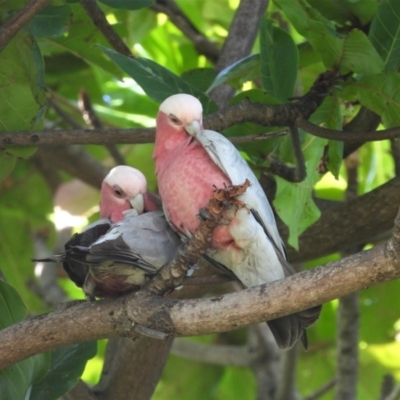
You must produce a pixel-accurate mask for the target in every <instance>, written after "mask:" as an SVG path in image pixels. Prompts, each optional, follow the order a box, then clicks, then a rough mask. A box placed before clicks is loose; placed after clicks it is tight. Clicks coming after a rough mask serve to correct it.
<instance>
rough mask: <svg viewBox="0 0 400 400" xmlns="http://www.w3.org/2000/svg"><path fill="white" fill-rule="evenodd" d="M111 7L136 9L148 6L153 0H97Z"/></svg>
mask: <svg viewBox="0 0 400 400" xmlns="http://www.w3.org/2000/svg"><path fill="white" fill-rule="evenodd" d="M99 1H100V3H103V4H106V5H107V6H110V7H113V8H122V9H124V10H138V9H139V8H144V7H150V6H151V4H152V3H153V1H154V0H99Z"/></svg>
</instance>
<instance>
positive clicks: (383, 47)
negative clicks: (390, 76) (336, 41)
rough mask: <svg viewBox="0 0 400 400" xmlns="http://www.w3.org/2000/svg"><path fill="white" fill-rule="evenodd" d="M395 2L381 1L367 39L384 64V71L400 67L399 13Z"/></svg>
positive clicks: (393, 0) (394, 0) (392, 0)
mask: <svg viewBox="0 0 400 400" xmlns="http://www.w3.org/2000/svg"><path fill="white" fill-rule="evenodd" d="M398 6H399V3H398V2H397V1H396V0H383V1H381V3H380V4H379V7H378V12H377V13H376V15H375V17H374V19H373V20H372V24H371V28H370V31H369V38H370V40H371V42H372V44H373V45H374V46H375V49H376V50H377V51H378V53H379V55H380V56H381V57H382V59H383V61H384V63H385V70H386V71H394V70H397V69H398V68H399V66H400V13H399V8H398Z"/></svg>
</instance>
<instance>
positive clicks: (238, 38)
mask: <svg viewBox="0 0 400 400" xmlns="http://www.w3.org/2000/svg"><path fill="white" fill-rule="evenodd" d="M267 4H268V0H242V1H241V2H240V3H239V6H238V8H237V10H236V13H235V16H234V17H233V20H232V23H231V26H230V27H229V33H228V37H227V38H226V40H225V43H224V46H223V47H222V50H221V54H220V56H219V59H218V62H217V64H216V66H215V69H216V71H217V72H220V71H222V70H223V69H224V68H226V67H228V66H229V65H232V64H233V63H234V62H236V61H238V60H240V59H241V58H244V57H246V56H247V55H249V54H250V52H251V49H252V47H253V44H254V40H255V39H256V37H257V33H258V27H259V21H260V18H262V17H263V15H264V13H265V10H266V8H267ZM234 93H235V89H234V88H232V87H231V86H229V85H227V84H223V85H220V86H218V87H217V88H215V89H214V90H212V92H211V96H210V97H211V98H212V99H213V100H214V101H215V102H216V103H217V105H218V107H219V108H223V107H225V106H226V104H227V103H228V101H229V100H230V99H231V97H232V96H233V94H234Z"/></svg>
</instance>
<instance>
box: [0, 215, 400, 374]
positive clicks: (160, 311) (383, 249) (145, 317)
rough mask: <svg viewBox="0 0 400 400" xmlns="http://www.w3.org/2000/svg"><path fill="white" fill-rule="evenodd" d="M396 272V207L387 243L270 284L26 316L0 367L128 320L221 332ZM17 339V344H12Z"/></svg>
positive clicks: (140, 297) (399, 223) (1, 339)
mask: <svg viewBox="0 0 400 400" xmlns="http://www.w3.org/2000/svg"><path fill="white" fill-rule="evenodd" d="M398 277H400V212H399V213H398V215H397V218H396V221H395V227H394V229H393V237H392V239H391V240H390V241H389V242H388V243H385V244H382V245H379V246H376V247H374V248H373V249H371V250H368V251H365V252H362V253H358V254H356V255H353V256H350V257H348V258H345V259H343V260H340V261H336V262H332V263H329V264H327V265H326V266H323V267H318V268H315V269H313V270H307V271H303V272H300V273H298V274H296V275H293V276H291V277H289V278H286V279H283V280H279V281H275V282H272V283H270V284H268V285H266V284H265V285H261V286H258V287H253V288H250V289H246V290H243V291H241V292H237V293H232V294H227V295H224V296H219V297H213V298H209V299H196V300H185V301H179V300H172V299H169V298H163V297H159V296H155V295H152V294H150V293H149V292H147V291H146V290H142V291H139V292H137V293H132V294H130V295H128V296H123V297H120V298H117V299H106V300H100V301H96V302H87V303H83V304H79V305H77V306H74V307H70V308H69V309H66V310H65V311H62V312H60V311H56V312H52V313H49V314H44V315H39V316H37V317H33V318H30V319H27V320H25V321H22V322H20V323H19V324H16V325H13V326H10V327H8V328H6V329H4V330H2V331H1V332H0V368H4V367H6V366H8V365H11V364H13V363H15V362H17V361H19V360H22V359H24V358H26V357H29V356H32V355H34V354H37V353H40V352H44V351H49V350H52V349H54V348H57V347H60V346H65V345H69V344H72V343H81V342H85V341H88V340H94V339H99V338H106V337H113V336H116V335H129V334H131V332H132V323H133V322H134V323H138V324H141V325H144V326H149V327H150V328H152V329H156V330H161V331H164V332H167V333H170V334H173V335H175V336H192V335H203V334H209V333H214V332H224V331H228V330H231V329H237V328H239V327H241V326H245V325H249V324H254V323H258V322H262V321H267V320H271V319H275V318H278V317H281V316H283V315H288V314H292V313H295V312H299V311H301V310H305V309H307V308H310V307H314V306H316V305H318V304H321V303H324V302H326V301H330V300H332V299H334V298H338V297H342V296H345V295H347V294H349V293H352V292H355V291H357V290H360V289H363V288H366V287H369V286H372V285H376V284H378V283H382V282H387V281H390V280H393V279H396V278H398ZM228 309H229V310H230V312H229V313H227V312H226V310H228ZM16 342H17V343H19V346H14V344H15V343H16Z"/></svg>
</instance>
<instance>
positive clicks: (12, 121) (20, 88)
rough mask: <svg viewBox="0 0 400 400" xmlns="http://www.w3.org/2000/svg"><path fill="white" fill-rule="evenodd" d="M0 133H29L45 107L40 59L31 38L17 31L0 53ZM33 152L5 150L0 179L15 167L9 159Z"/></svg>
mask: <svg viewBox="0 0 400 400" xmlns="http://www.w3.org/2000/svg"><path fill="white" fill-rule="evenodd" d="M0 87H1V90H0V110H1V113H0V132H18V131H29V130H32V129H33V128H34V126H35V125H36V123H37V122H38V120H40V118H41V117H42V115H43V111H44V108H45V105H46V94H45V90H44V65H43V60H42V57H41V54H40V51H39V48H38V47H37V45H36V42H35V41H34V39H33V37H32V36H31V35H30V34H28V33H26V32H24V31H19V32H18V34H17V35H16V36H15V37H14V39H13V40H12V41H11V42H10V43H9V44H8V45H7V46H6V47H5V49H4V50H3V51H2V52H1V53H0ZM34 151H35V150H34V149H32V148H21V149H12V148H9V149H7V150H5V153H6V155H5V154H4V153H3V155H2V156H1V158H2V159H3V160H4V165H2V166H1V167H0V178H1V179H4V178H5V177H6V176H7V175H6V172H7V173H9V172H11V170H12V168H11V167H12V165H13V164H14V165H15V162H14V163H13V162H12V161H11V160H10V158H9V157H8V156H10V155H15V156H17V157H19V158H27V157H29V156H30V155H32V153H33V152H34Z"/></svg>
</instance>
